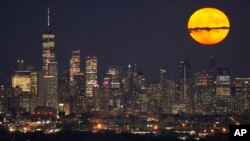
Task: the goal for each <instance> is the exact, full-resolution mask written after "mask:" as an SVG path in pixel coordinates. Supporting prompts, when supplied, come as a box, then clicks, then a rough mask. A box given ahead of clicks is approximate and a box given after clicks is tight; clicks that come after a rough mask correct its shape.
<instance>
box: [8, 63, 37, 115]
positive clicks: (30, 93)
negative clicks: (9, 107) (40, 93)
mask: <svg viewBox="0 0 250 141" xmlns="http://www.w3.org/2000/svg"><path fill="white" fill-rule="evenodd" d="M17 66H18V67H17V70H16V71H15V75H14V76H12V87H13V88H14V89H15V90H16V91H18V95H16V96H17V98H18V99H19V101H18V106H19V110H20V112H31V111H33V109H34V107H35V106H36V100H37V83H38V80H37V72H36V71H35V70H34V68H33V67H29V68H25V67H24V60H22V59H19V60H17ZM20 66H21V67H20Z"/></svg>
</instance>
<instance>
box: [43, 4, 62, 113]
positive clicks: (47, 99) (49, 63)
mask: <svg viewBox="0 0 250 141" xmlns="http://www.w3.org/2000/svg"><path fill="white" fill-rule="evenodd" d="M47 28H48V29H47V31H46V32H45V33H44V34H43V35H42V39H43V44H42V57H43V64H42V73H41V77H40V93H39V94H40V100H41V106H49V107H53V108H55V109H57V107H58V93H57V85H58V84H57V62H56V59H55V52H54V49H55V34H54V33H53V32H52V31H51V29H50V28H51V27H50V9H49V8H48V23H47Z"/></svg>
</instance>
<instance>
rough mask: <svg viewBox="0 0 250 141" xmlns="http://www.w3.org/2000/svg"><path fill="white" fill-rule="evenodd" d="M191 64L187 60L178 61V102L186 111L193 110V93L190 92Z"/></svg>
mask: <svg viewBox="0 0 250 141" xmlns="http://www.w3.org/2000/svg"><path fill="white" fill-rule="evenodd" d="M191 77H192V75H191V65H190V63H189V61H186V60H185V61H180V63H179V102H180V104H184V105H185V108H184V109H183V110H184V111H185V110H186V111H187V112H192V110H193V106H194V105H193V103H194V102H193V94H191V86H192V78H191Z"/></svg>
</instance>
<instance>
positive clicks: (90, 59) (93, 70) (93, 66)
mask: <svg viewBox="0 0 250 141" xmlns="http://www.w3.org/2000/svg"><path fill="white" fill-rule="evenodd" d="M85 74H86V88H85V89H86V97H93V86H94V85H95V84H97V57H96V56H87V57H86V73H85Z"/></svg>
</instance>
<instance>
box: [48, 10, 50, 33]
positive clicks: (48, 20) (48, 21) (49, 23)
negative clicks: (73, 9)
mask: <svg viewBox="0 0 250 141" xmlns="http://www.w3.org/2000/svg"><path fill="white" fill-rule="evenodd" d="M49 26H50V9H49V8H48V28H49Z"/></svg>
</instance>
